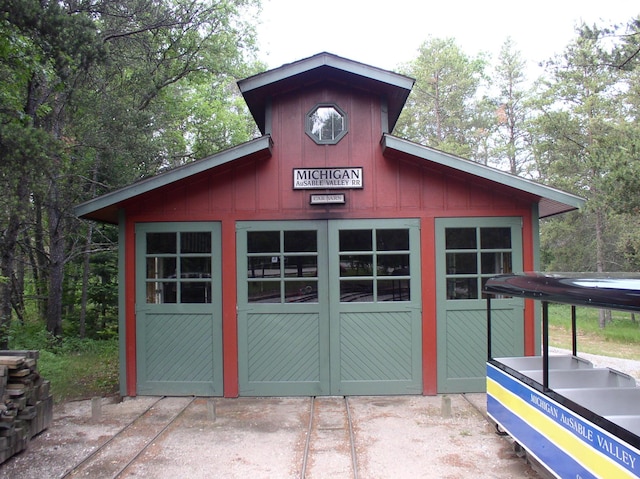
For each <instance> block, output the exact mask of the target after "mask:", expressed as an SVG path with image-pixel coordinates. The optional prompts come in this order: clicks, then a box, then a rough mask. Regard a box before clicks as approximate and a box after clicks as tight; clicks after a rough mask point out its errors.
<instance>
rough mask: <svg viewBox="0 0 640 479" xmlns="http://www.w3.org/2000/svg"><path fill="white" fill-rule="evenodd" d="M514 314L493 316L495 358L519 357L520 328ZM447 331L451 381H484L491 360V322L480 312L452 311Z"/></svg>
mask: <svg viewBox="0 0 640 479" xmlns="http://www.w3.org/2000/svg"><path fill="white" fill-rule="evenodd" d="M517 321H518V318H514V312H513V310H495V311H493V312H492V330H493V335H492V352H493V356H495V357H500V356H512V355H514V354H519V350H518V348H517V347H516V345H517V344H518V338H517V337H515V336H514V335H515V334H517V330H518V328H517V327H516V326H517V325H516V322H517ZM445 324H446V328H447V344H446V349H447V355H446V358H447V359H446V361H447V362H446V365H447V377H448V378H450V379H454V378H481V379H483V380H484V377H485V373H486V360H487V319H486V312H484V311H480V310H475V311H474V310H468V311H449V312H448V313H447V320H446V323H445Z"/></svg>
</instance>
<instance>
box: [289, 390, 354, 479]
mask: <svg viewBox="0 0 640 479" xmlns="http://www.w3.org/2000/svg"><path fill="white" fill-rule="evenodd" d="M327 451H329V452H327ZM311 469H316V470H318V471H319V472H320V474H313V471H312V470H311ZM347 471H349V472H347ZM318 475H322V476H323V477H330V476H334V477H349V475H350V476H351V477H353V479H358V458H357V455H356V442H355V434H354V429H353V421H352V420H351V411H350V409H349V398H348V397H347V396H343V397H322V398H316V397H312V398H311V402H310V406H309V425H308V428H307V438H306V442H305V446H304V452H303V458H302V466H301V471H300V479H307V478H308V477H312V476H318Z"/></svg>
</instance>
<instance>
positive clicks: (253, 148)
mask: <svg viewBox="0 0 640 479" xmlns="http://www.w3.org/2000/svg"><path fill="white" fill-rule="evenodd" d="M272 144H273V143H272V141H271V136H270V135H265V136H262V137H260V138H257V139H255V140H251V141H248V142H246V143H242V144H241V145H238V146H235V147H233V148H229V149H228V150H224V151H222V152H220V153H216V154H215V155H211V156H209V157H207V158H203V159H201V160H197V161H194V162H193V163H188V164H186V165H184V166H180V167H178V168H175V169H173V170H170V171H167V172H165V173H161V174H158V175H156V176H152V177H149V178H146V179H143V180H140V181H138V182H136V183H134V184H132V185H129V186H126V187H124V188H120V189H118V190H115V191H112V192H110V193H107V194H105V195H102V196H99V197H97V198H94V199H92V200H89V201H86V202H84V203H82V204H80V205H78V206H76V207H75V210H74V212H75V214H76V216H77V217H79V218H85V219H91V220H96V221H102V222H105V223H113V224H117V223H118V218H117V210H118V205H119V204H121V203H123V202H125V201H127V200H130V199H131V198H134V197H136V196H139V195H142V194H145V193H149V192H151V191H153V190H155V189H157V188H160V187H163V186H166V185H169V184H171V183H175V182H177V181H180V180H183V179H186V178H189V177H192V176H194V175H197V174H199V173H202V172H205V171H207V170H210V169H212V168H216V167H218V166H221V165H224V164H227V163H230V162H233V161H236V160H239V159H242V158H247V157H253V158H256V159H260V158H269V157H271V147H272Z"/></svg>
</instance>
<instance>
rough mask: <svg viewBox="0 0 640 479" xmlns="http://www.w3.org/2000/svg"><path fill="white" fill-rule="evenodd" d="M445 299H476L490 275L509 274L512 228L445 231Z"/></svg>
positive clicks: (510, 270)
mask: <svg viewBox="0 0 640 479" xmlns="http://www.w3.org/2000/svg"><path fill="white" fill-rule="evenodd" d="M445 248H446V252H445V254H446V265H447V271H446V281H447V299H478V298H479V294H480V292H481V291H482V287H483V285H484V283H485V281H486V280H487V279H488V278H490V277H491V276H495V275H496V274H501V273H511V272H512V271H513V265H512V245H511V228H508V227H502V228H496V227H493V228H482V227H479V228H475V227H472V228H447V229H446V230H445Z"/></svg>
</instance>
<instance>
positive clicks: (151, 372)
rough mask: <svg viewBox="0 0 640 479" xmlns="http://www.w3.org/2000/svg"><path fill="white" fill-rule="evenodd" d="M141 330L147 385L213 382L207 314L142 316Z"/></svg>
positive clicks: (210, 325)
mask: <svg viewBox="0 0 640 479" xmlns="http://www.w3.org/2000/svg"><path fill="white" fill-rule="evenodd" d="M144 328H145V331H144V336H145V338H146V348H145V349H146V361H145V363H146V371H145V373H146V374H145V376H146V378H145V379H146V380H147V381H169V382H171V381H177V382H200V381H213V340H214V333H213V318H212V316H211V314H193V313H192V314H184V313H183V314H146V315H145V322H144ZM177 331H179V332H180V334H176V332H177Z"/></svg>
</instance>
